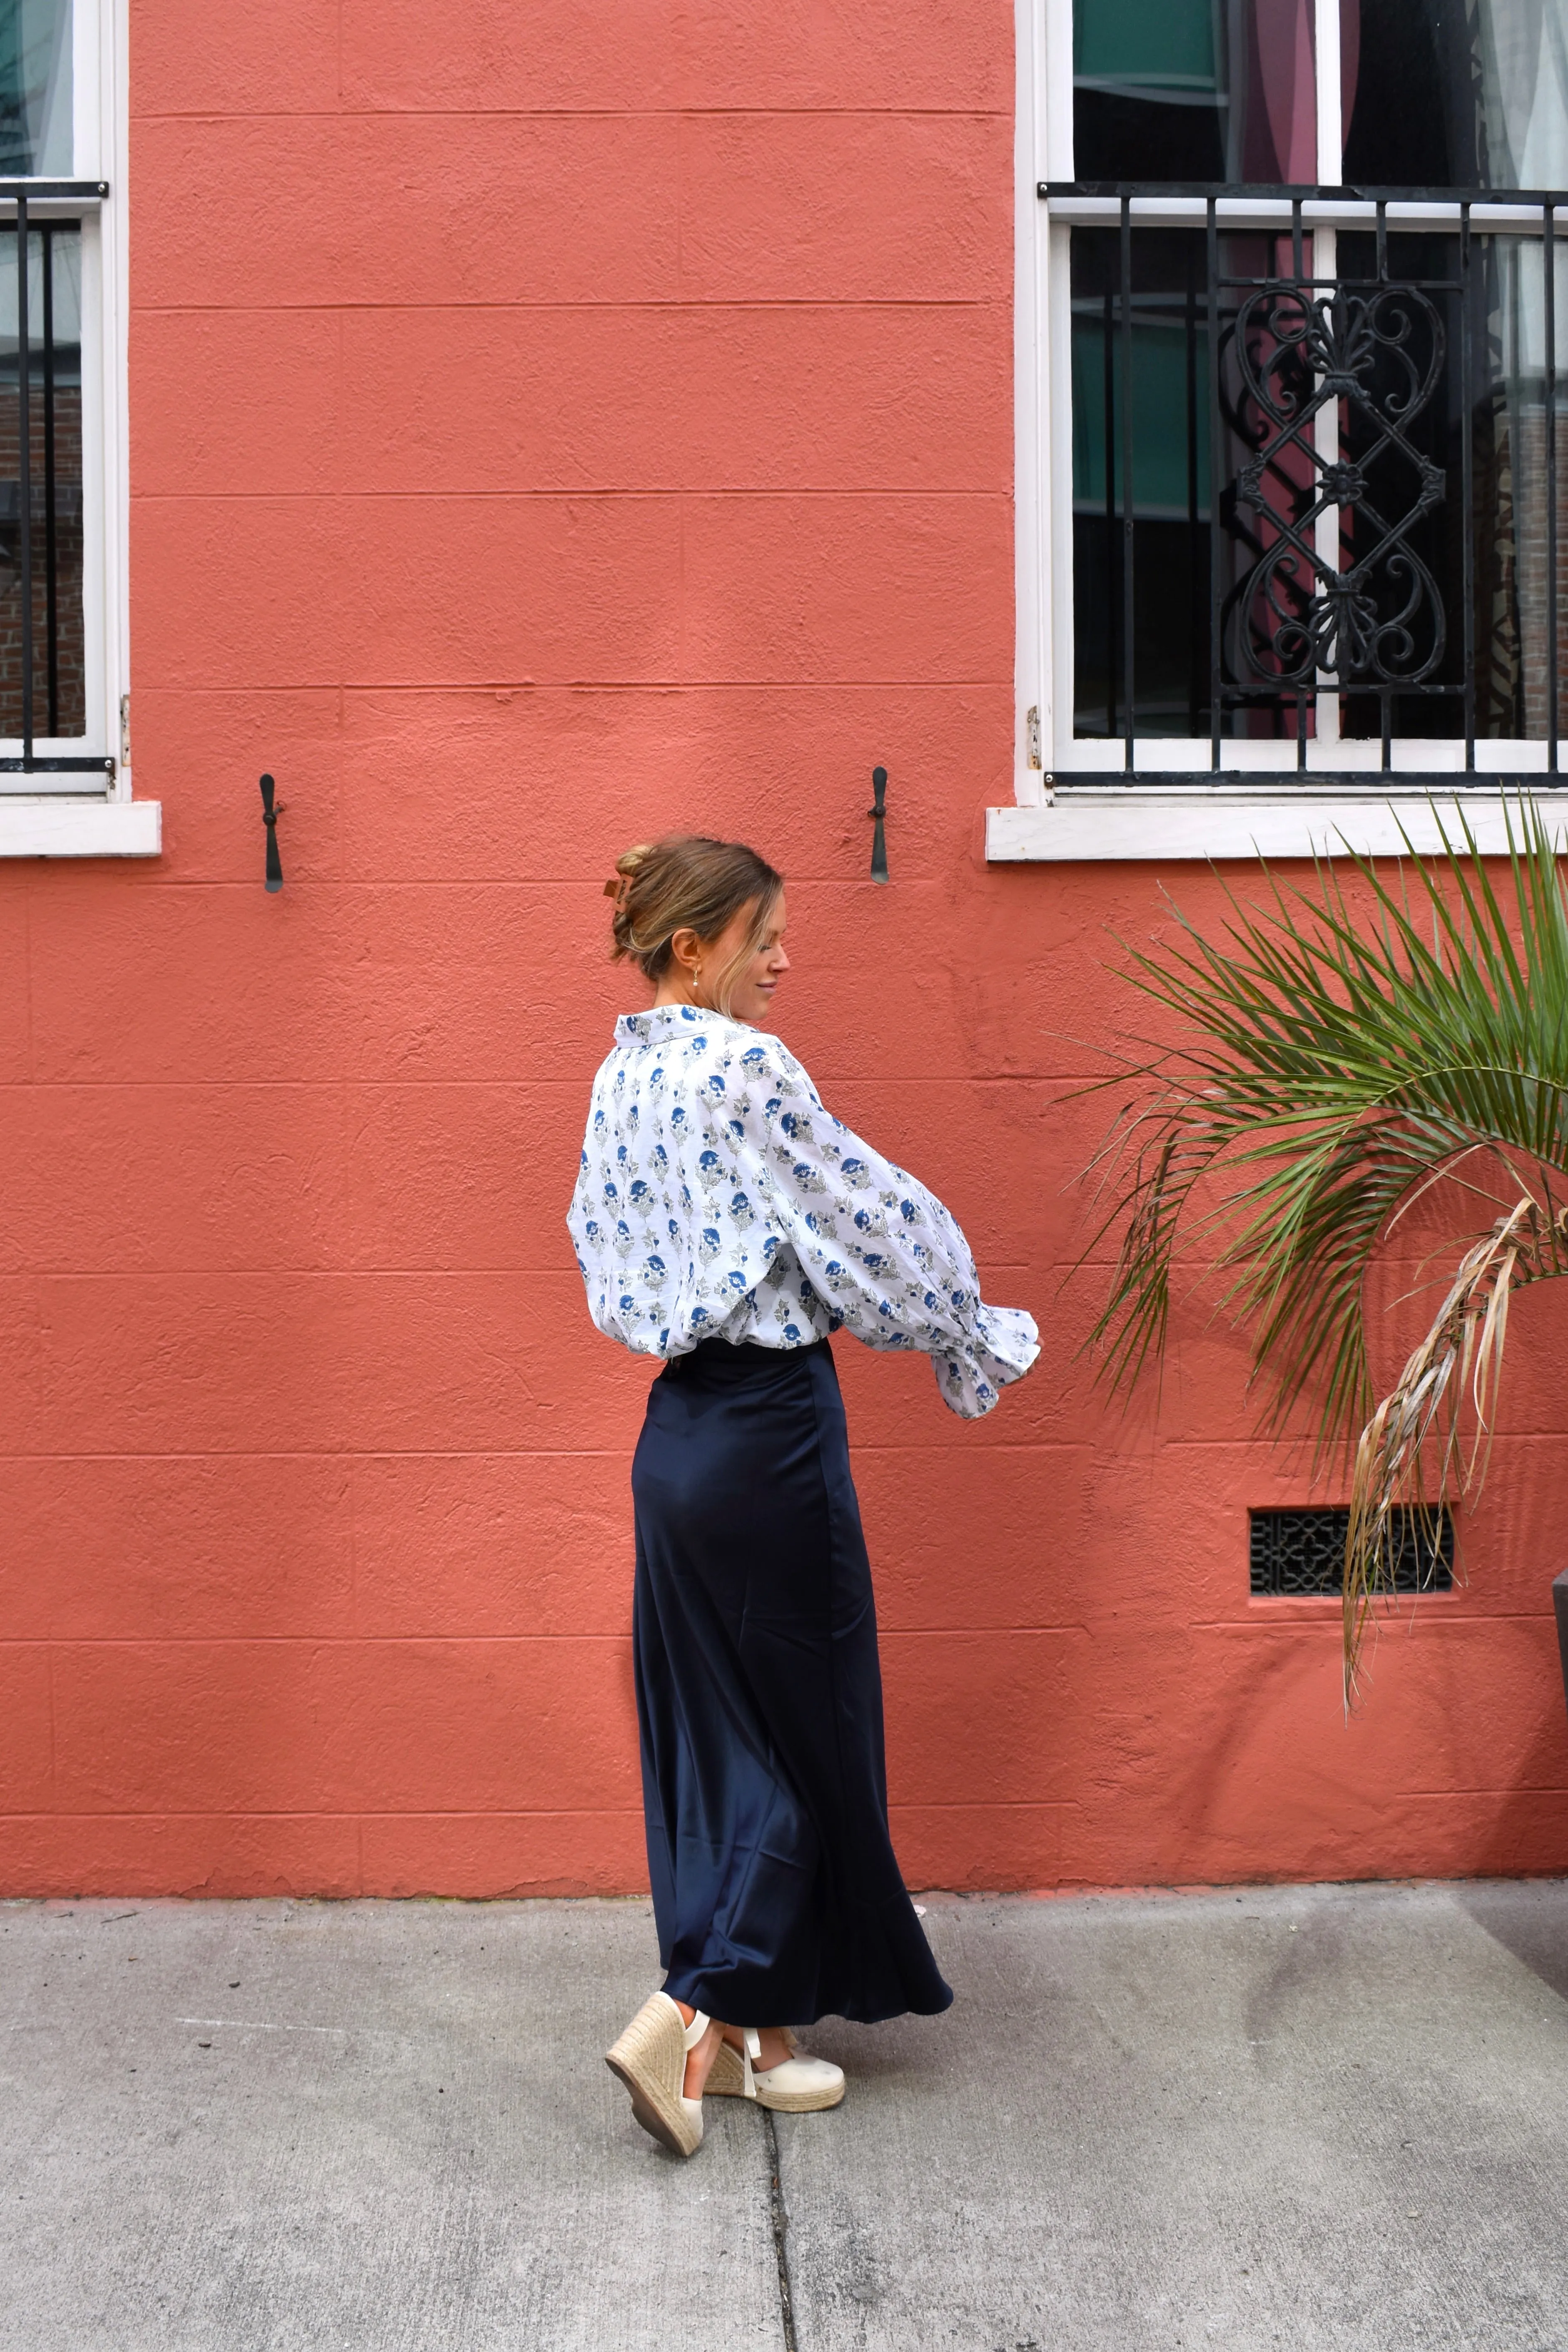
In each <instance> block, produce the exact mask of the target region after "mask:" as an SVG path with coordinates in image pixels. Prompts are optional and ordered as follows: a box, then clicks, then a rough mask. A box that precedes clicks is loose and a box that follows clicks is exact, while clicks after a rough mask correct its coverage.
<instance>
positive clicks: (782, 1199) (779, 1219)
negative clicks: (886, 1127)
mask: <svg viewBox="0 0 1568 2352" xmlns="http://www.w3.org/2000/svg"><path fill="white" fill-rule="evenodd" d="M738 1064H739V1066H738V1069H737V1070H736V1072H735V1075H736V1076H737V1077H739V1079H740V1080H741V1084H740V1085H739V1087H737V1088H736V1096H735V1097H734V1098H733V1100H732V1105H731V1123H730V1138H731V1143H732V1145H733V1147H734V1149H735V1151H736V1154H737V1157H738V1159H739V1160H741V1162H742V1165H743V1167H744V1168H745V1171H746V1173H747V1174H748V1176H749V1177H750V1179H751V1181H752V1184H753V1186H754V1187H755V1190H756V1192H757V1193H758V1194H759V1195H760V1196H761V1198H762V1199H763V1201H764V1202H766V1207H767V1214H768V1219H769V1223H770V1225H771V1227H772V1230H773V1233H774V1234H776V1235H777V1236H778V1238H779V1240H780V1241H781V1242H787V1243H788V1244H789V1245H790V1247H791V1248H792V1249H793V1251H794V1253H795V1257H796V1258H797V1259H798V1261H799V1264H800V1267H801V1271H802V1273H803V1275H804V1276H805V1279H806V1281H807V1282H809V1284H810V1286H811V1287H812V1289H813V1290H814V1291H816V1294H817V1296H818V1297H820V1298H822V1299H823V1300H824V1301H825V1302H826V1305H827V1307H828V1308H829V1310H830V1312H831V1313H832V1314H833V1315H834V1317H835V1318H837V1320H838V1321H839V1322H841V1323H842V1324H843V1326H844V1328H846V1329H847V1330H848V1331H851V1332H853V1333H854V1335H855V1337H856V1338H857V1339H863V1340H864V1341H865V1342H866V1344H867V1346H868V1347H871V1348H906V1349H907V1348H918V1349H923V1350H924V1352H925V1353H926V1354H927V1355H929V1356H931V1358H932V1359H933V1362H934V1368H935V1371H936V1377H937V1385H938V1387H939V1388H940V1389H941V1391H942V1401H943V1402H944V1403H945V1404H947V1405H949V1406H951V1408H952V1411H953V1412H956V1413H959V1414H961V1415H962V1416H963V1419H964V1420H966V1421H976V1420H978V1419H979V1418H980V1416H981V1415H982V1414H983V1413H987V1412H990V1411H991V1409H992V1407H993V1406H994V1404H995V1402H996V1399H997V1395H998V1392H999V1391H1001V1390H1002V1389H1003V1388H1005V1386H1006V1384H1007V1382H1008V1381H1016V1380H1020V1379H1022V1377H1023V1375H1024V1374H1025V1373H1026V1371H1027V1370H1028V1369H1029V1367H1030V1365H1031V1364H1032V1363H1033V1362H1034V1360H1035V1358H1036V1357H1037V1355H1038V1354H1039V1352H1040V1347H1039V1334H1038V1332H1037V1329H1036V1328H1035V1322H1034V1318H1033V1317H1032V1316H1030V1315H1026V1314H1025V1313H1024V1311H1023V1310H1022V1309H1021V1308H1019V1307H987V1306H986V1304H985V1302H984V1299H983V1298H982V1297H981V1296H980V1285H979V1282H978V1280H977V1278H976V1276H975V1272H974V1259H973V1255H971V1252H970V1247H969V1244H968V1243H967V1242H966V1241H965V1239H964V1237H963V1233H962V1232H961V1231H960V1229H959V1227H958V1224H957V1223H956V1222H955V1220H954V1219H953V1218H952V1216H951V1215H950V1214H949V1213H948V1211H947V1210H946V1209H945V1208H944V1207H943V1206H942V1202H940V1201H939V1200H938V1199H937V1198H936V1196H935V1194H934V1193H932V1192H927V1190H926V1188H925V1186H924V1185H923V1184H921V1183H918V1182H917V1181H916V1180H915V1179H914V1178H913V1177H912V1176H910V1175H906V1173H905V1172H904V1171H903V1170H902V1169H901V1168H898V1167H895V1165H894V1164H893V1162H892V1161H891V1160H884V1159H883V1158H882V1156H881V1154H880V1153H879V1152H877V1151H874V1150H872V1149H871V1147H870V1145H869V1144H868V1143H863V1142H862V1141H861V1140H860V1139H859V1137H858V1136H857V1135H853V1134H851V1133H850V1131H849V1129H847V1127H846V1126H845V1125H844V1123H843V1121H842V1120H841V1119H837V1118H834V1117H833V1115H832V1113H831V1112H830V1111H828V1110H826V1109H825V1108H824V1107H823V1104H822V1100H821V1097H819V1096H818V1094H817V1092H816V1087H814V1086H813V1085H812V1083H811V1080H810V1079H809V1078H808V1077H807V1076H806V1074H805V1070H803V1069H802V1067H801V1066H800V1064H799V1063H798V1062H797V1061H796V1060H795V1056H794V1055H792V1054H790V1053H789V1052H788V1051H787V1049H786V1048H785V1047H784V1046H783V1045H780V1044H779V1042H778V1040H777V1039H776V1038H773V1037H768V1038H762V1039H759V1040H758V1042H757V1043H756V1044H755V1045H752V1046H751V1047H750V1048H748V1049H747V1050H746V1051H745V1052H744V1053H743V1054H742V1055H740V1056H739V1057H738Z"/></svg>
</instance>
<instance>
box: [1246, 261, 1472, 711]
mask: <svg viewBox="0 0 1568 2352" xmlns="http://www.w3.org/2000/svg"><path fill="white" fill-rule="evenodd" d="M1228 340H1229V342H1230V348H1231V354H1232V368H1233V372H1234V377H1235V381H1236V383H1237V387H1238V391H1237V396H1236V397H1235V399H1234V400H1233V401H1232V402H1231V403H1230V404H1228V405H1229V407H1230V412H1231V413H1230V415H1229V417H1228V422H1229V424H1230V425H1231V429H1232V431H1233V432H1235V433H1236V434H1237V436H1239V437H1240V438H1241V439H1242V440H1243V441H1244V442H1247V443H1250V445H1251V446H1252V449H1253V453H1254V454H1253V455H1252V457H1249V458H1248V459H1247V463H1246V464H1245V465H1244V466H1242V467H1240V469H1239V470H1238V472H1237V479H1236V490H1235V499H1236V504H1237V506H1238V507H1243V506H1244V507H1247V508H1249V509H1251V510H1252V512H1253V514H1254V515H1255V516H1256V518H1257V524H1256V527H1255V529H1250V530H1246V531H1245V532H1244V533H1241V532H1238V535H1243V536H1245V537H1246V538H1247V540H1249V541H1251V544H1252V546H1253V547H1254V548H1255V549H1256V550H1257V551H1258V552H1257V554H1256V558H1255V560H1254V562H1253V563H1252V564H1251V566H1250V568H1249V569H1248V570H1247V572H1245V573H1244V575H1243V576H1242V578H1241V580H1240V581H1239V582H1238V583H1237V587H1236V589H1235V591H1234V593H1233V594H1232V596H1231V598H1230V599H1229V600H1228V604H1229V611H1230V615H1231V620H1232V628H1231V632H1230V634H1231V637H1232V644H1233V647H1234V658H1233V667H1234V672H1235V674H1236V675H1237V676H1238V677H1239V676H1242V675H1245V674H1247V673H1250V674H1251V676H1252V677H1256V678H1258V679H1262V680H1267V682H1268V684H1269V685H1271V686H1273V687H1276V688H1281V689H1285V690H1289V689H1290V688H1296V689H1298V690H1300V691H1310V690H1311V689H1312V688H1314V687H1316V686H1318V685H1320V684H1321V683H1323V682H1324V681H1325V680H1333V681H1335V682H1337V683H1338V684H1339V685H1340V686H1341V687H1349V686H1352V685H1361V686H1371V687H1380V686H1381V687H1395V688H1397V687H1401V686H1415V685H1418V684H1420V683H1421V682H1422V681H1423V680H1424V679H1426V678H1429V677H1431V676H1432V675H1433V673H1434V672H1435V671H1436V668H1437V667H1438V666H1439V664H1440V663H1441V661H1442V659H1443V655H1444V651H1445V647H1446V646H1447V620H1446V616H1445V614H1444V609H1443V598H1442V593H1441V591H1440V590H1439V587H1438V584H1437V582H1436V579H1435V577H1434V576H1433V573H1432V571H1431V569H1430V568H1429V566H1428V565H1427V563H1426V561H1425V560H1424V558H1423V556H1422V554H1421V552H1420V551H1419V549H1418V548H1417V547H1416V545H1415V542H1414V539H1413V536H1412V534H1413V533H1414V532H1415V529H1416V526H1417V525H1418V524H1419V523H1420V522H1421V521H1422V520H1423V518H1424V517H1425V516H1426V515H1428V514H1430V513H1431V512H1432V510H1433V509H1434V508H1435V507H1436V506H1438V505H1440V504H1441V503H1442V501H1443V499H1444V498H1445V496H1446V494H1447V478H1446V476H1445V474H1444V472H1443V469H1442V467H1439V466H1436V465H1435V464H1434V463H1433V462H1432V460H1431V459H1430V458H1429V457H1427V456H1426V453H1425V452H1424V451H1423V450H1422V449H1421V448H1420V447H1418V446H1417V445H1416V442H1415V439H1414V438H1413V427H1414V426H1415V422H1416V419H1417V418H1418V417H1419V416H1420V415H1422V412H1423V411H1424V410H1425V409H1426V407H1427V405H1428V404H1429V403H1430V401H1431V399H1432V395H1433V394H1434V392H1435V391H1436V388H1437V384H1438V382H1439V380H1440V378H1441V375H1442V372H1443V358H1444V349H1445V337H1444V327H1443V320H1442V317H1441V315H1440V314H1439V312H1438V310H1437V307H1436V303H1434V302H1433V300H1432V299H1431V298H1430V296H1429V295H1428V294H1426V292H1425V291H1424V290H1423V289H1422V288H1421V287H1420V286H1416V285H1411V284H1402V283H1397V282H1396V283H1389V282H1386V281H1384V282H1383V283H1380V284H1377V285H1374V286H1366V287H1354V286H1338V287H1335V288H1333V289H1331V290H1329V291H1327V292H1324V291H1322V290H1321V289H1320V288H1319V287H1318V286H1316V285H1314V283H1313V282H1312V281H1311V280H1310V279H1304V278H1303V279H1291V278H1280V279H1273V280H1270V281H1268V282H1267V283H1266V284H1264V285H1262V286H1260V287H1258V288H1257V289H1255V290H1254V291H1253V292H1252V293H1250V294H1249V295H1248V296H1247V299H1245V300H1244V301H1243V302H1242V303H1241V304H1240V306H1239V307H1238V309H1237V314H1236V320H1235V323H1234V326H1233V328H1232V329H1231V331H1230V334H1229V338H1228ZM1325 410H1330V411H1331V412H1333V413H1334V414H1335V416H1336V430H1335V432H1334V434H1333V436H1332V440H1333V446H1334V448H1335V451H1336V453H1337V454H1336V455H1334V456H1332V457H1331V456H1329V455H1327V454H1326V452H1324V451H1321V450H1320V449H1319V447H1318V446H1317V420H1318V418H1319V416H1320V415H1321V413H1322V412H1323V411H1325ZM1347 428H1348V429H1347ZM1347 450H1348V451H1350V452H1351V453H1352V454H1348V455H1347V454H1346V453H1347ZM1374 491H1375V493H1376V499H1381V500H1382V501H1383V504H1382V505H1380V504H1379V503H1377V502H1376V499H1374V495H1373V494H1374ZM1391 494H1392V497H1391ZM1394 500H1397V507H1396V508H1394ZM1385 507H1387V508H1390V509H1391V510H1390V511H1384V508H1385ZM1331 511H1332V512H1333V513H1334V514H1335V516H1336V527H1335V543H1336V546H1337V548H1338V549H1339V551H1340V557H1341V561H1340V562H1339V563H1338V564H1336V563H1334V562H1329V561H1326V560H1325V558H1324V556H1323V554H1322V553H1321V551H1320V550H1319V546H1318V530H1317V526H1318V523H1319V520H1320V519H1321V517H1322V516H1324V515H1325V514H1328V513H1330V512H1331ZM1347 515H1349V516H1351V517H1353V522H1352V526H1351V530H1350V531H1349V532H1347V530H1346V523H1345V518H1346V516H1347ZM1347 539H1348V541H1349V551H1350V553H1351V555H1352V561H1351V562H1348V563H1346V562H1344V555H1345V552H1346V547H1347Z"/></svg>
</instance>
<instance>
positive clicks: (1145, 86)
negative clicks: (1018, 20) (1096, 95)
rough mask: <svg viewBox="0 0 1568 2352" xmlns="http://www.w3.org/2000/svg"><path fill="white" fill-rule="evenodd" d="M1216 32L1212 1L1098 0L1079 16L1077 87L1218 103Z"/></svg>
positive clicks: (1075, 42) (1082, 7)
mask: <svg viewBox="0 0 1568 2352" xmlns="http://www.w3.org/2000/svg"><path fill="white" fill-rule="evenodd" d="M1072 78H1073V86H1074V88H1075V89H1106V90H1119V91H1121V93H1122V95H1123V96H1125V97H1128V98H1147V99H1154V100H1164V101H1165V102H1166V103H1167V104H1169V103H1171V102H1173V101H1174V102H1177V103H1179V102H1180V101H1181V100H1182V99H1183V98H1184V97H1186V98H1189V99H1192V100H1203V99H1206V100H1208V102H1209V103H1210V104H1211V105H1212V104H1213V102H1214V100H1215V92H1216V90H1217V89H1218V87H1219V85H1218V82H1217V80H1216V78H1215V21H1214V13H1213V9H1212V7H1211V5H1210V0H1092V5H1080V6H1079V8H1078V9H1077V11H1076V12H1075V15H1074V19H1073V34H1072Z"/></svg>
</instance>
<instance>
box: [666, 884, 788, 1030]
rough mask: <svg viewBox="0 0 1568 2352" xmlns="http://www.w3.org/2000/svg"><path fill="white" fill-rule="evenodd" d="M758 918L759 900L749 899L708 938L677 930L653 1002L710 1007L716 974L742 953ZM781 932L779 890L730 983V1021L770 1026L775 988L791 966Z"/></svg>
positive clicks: (782, 930) (762, 1026)
mask: <svg viewBox="0 0 1568 2352" xmlns="http://www.w3.org/2000/svg"><path fill="white" fill-rule="evenodd" d="M756 919H757V902H756V900H755V899H754V898H752V899H751V900H750V901H749V902H748V903H747V904H746V905H745V906H744V907H742V908H741V911H740V913H739V914H738V915H735V916H733V917H732V918H731V920H730V921H729V922H728V923H726V924H725V926H724V928H723V929H722V930H721V931H720V932H718V933H716V935H715V936H714V937H713V938H712V939H710V940H700V939H699V938H698V936H697V934H696V932H695V931H690V930H681V931H677V932H676V934H675V936H674V938H673V939H672V940H670V943H669V945H670V950H671V960H670V963H669V967H668V971H666V973H665V975H664V978H663V979H662V980H661V981H660V982H659V984H658V995H657V997H656V998H655V999H654V1002H655V1003H657V1004H705V1005H709V1006H711V1005H712V1003H713V990H714V989H715V987H716V986H717V985H718V982H719V978H720V975H721V973H722V972H723V971H726V970H727V969H728V967H729V966H730V965H731V963H732V962H733V961H734V959H735V958H736V957H737V956H738V955H739V954H740V953H741V951H742V948H743V947H744V946H745V943H746V941H747V940H748V939H749V938H750V937H751V932H752V924H753V923H754V922H755V921H756ZM788 970H789V958H788V956H786V955H785V953H784V892H783V891H782V890H781V891H780V892H779V895H778V898H777V901H776V903H775V905H774V907H773V913H772V914H771V915H770V916H769V918H768V927H767V929H766V930H765V931H764V932H763V937H762V939H761V940H760V941H759V942H758V944H757V946H756V947H754V948H753V949H752V952H751V954H750V955H749V956H748V957H747V958H746V961H745V962H744V963H743V964H742V967H741V970H740V973H739V975H738V977H737V978H736V979H734V980H733V981H731V984H730V1003H729V1013H730V1018H731V1021H748V1022H750V1023H751V1024H752V1027H753V1028H765V1027H766V1026H767V1025H768V1023H769V1015H770V1013H771V1011H772V1007H773V991H774V989H775V988H776V987H777V986H778V984H779V982H780V981H781V980H782V979H783V978H784V974H785V972H786V971H788Z"/></svg>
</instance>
